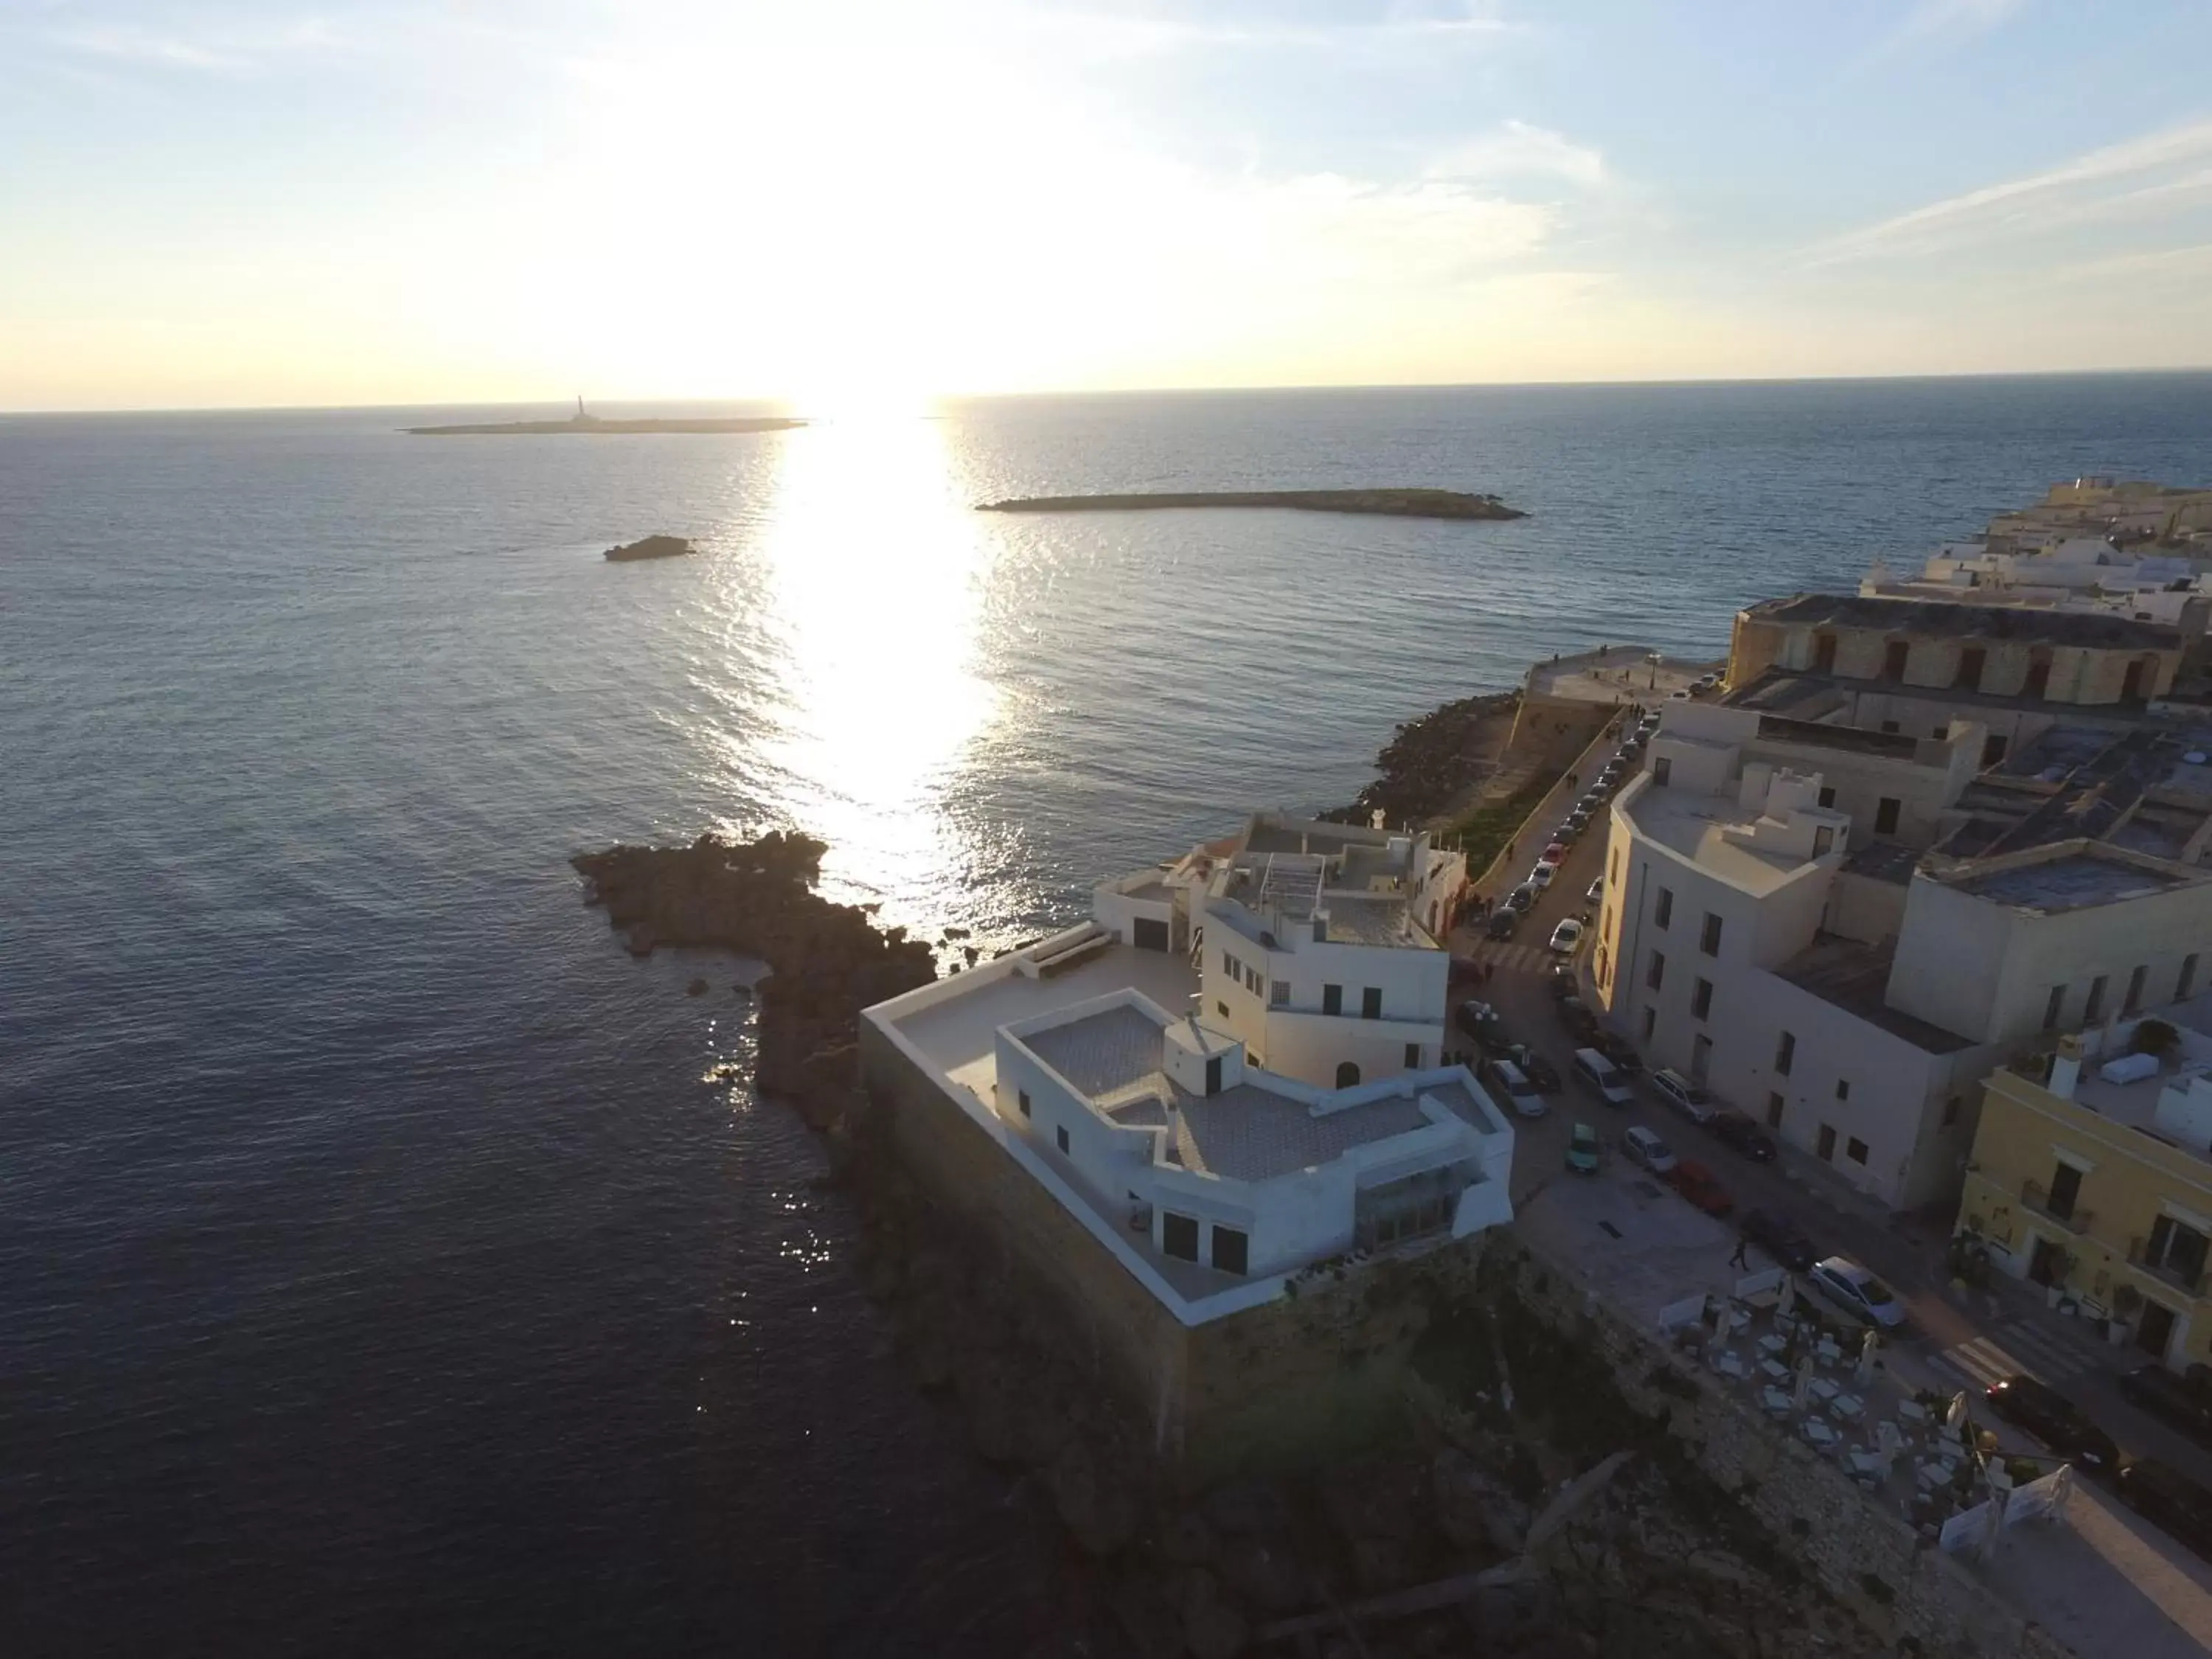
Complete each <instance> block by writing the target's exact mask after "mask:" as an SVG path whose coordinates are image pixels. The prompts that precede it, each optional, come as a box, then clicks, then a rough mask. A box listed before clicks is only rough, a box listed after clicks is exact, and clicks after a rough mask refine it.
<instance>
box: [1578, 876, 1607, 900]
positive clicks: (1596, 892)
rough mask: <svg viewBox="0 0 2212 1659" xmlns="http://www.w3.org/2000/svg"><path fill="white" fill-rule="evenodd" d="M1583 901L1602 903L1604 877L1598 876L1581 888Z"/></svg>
mask: <svg viewBox="0 0 2212 1659" xmlns="http://www.w3.org/2000/svg"><path fill="white" fill-rule="evenodd" d="M1604 902H1605V878H1604V877H1603V876H1600V877H1599V878H1597V879H1596V880H1595V881H1594V882H1592V883H1590V884H1589V886H1587V887H1585V888H1583V903H1585V904H1602V903H1604Z"/></svg>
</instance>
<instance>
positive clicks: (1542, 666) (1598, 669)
mask: <svg viewBox="0 0 2212 1659" xmlns="http://www.w3.org/2000/svg"><path fill="white" fill-rule="evenodd" d="M1653 654H1654V653H1653V652H1652V649H1651V647H1650V646H1648V645H1609V646H1607V647H1605V648H1604V649H1603V650H1602V651H1582V652H1577V653H1576V654H1575V655H1573V656H1571V657H1562V658H1560V659H1559V660H1558V661H1557V662H1540V663H1538V664H1536V665H1535V666H1534V667H1533V668H1531V669H1530V670H1529V671H1528V690H1529V692H1530V694H1531V695H1532V696H1539V697H1557V698H1559V699H1561V700H1563V701H1565V702H1595V703H1604V704H1607V705H1608V706H1610V705H1612V704H1614V703H1632V702H1640V703H1644V704H1647V705H1649V704H1651V703H1655V702H1666V701H1667V700H1668V698H1669V697H1670V696H1673V695H1674V693H1675V692H1677V691H1686V690H1689V689H1690V687H1691V686H1692V684H1695V683H1696V682H1697V681H1698V679H1699V678H1700V677H1701V676H1703V675H1705V674H1710V673H1714V672H1717V671H1719V670H1721V669H1723V668H1725V667H1726V666H1727V659H1725V658H1723V659H1720V660H1718V661H1715V662H1686V661H1684V660H1682V659H1680V658H1669V657H1662V658H1660V659H1659V661H1658V664H1657V665H1656V669H1655V667H1654V665H1653V663H1652V660H1651V659H1652V656H1653Z"/></svg>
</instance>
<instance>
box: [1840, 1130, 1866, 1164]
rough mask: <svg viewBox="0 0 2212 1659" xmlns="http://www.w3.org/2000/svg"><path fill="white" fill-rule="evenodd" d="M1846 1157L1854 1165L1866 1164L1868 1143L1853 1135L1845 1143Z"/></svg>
mask: <svg viewBox="0 0 2212 1659" xmlns="http://www.w3.org/2000/svg"><path fill="white" fill-rule="evenodd" d="M1844 1157H1845V1158H1849V1159H1850V1161H1851V1162H1852V1163H1854V1164H1863V1163H1865V1162H1866V1142H1864V1141H1863V1140H1861V1139H1859V1138H1858V1137H1857V1135H1853V1136H1852V1137H1851V1138H1850V1139H1849V1140H1847V1141H1845V1142H1844Z"/></svg>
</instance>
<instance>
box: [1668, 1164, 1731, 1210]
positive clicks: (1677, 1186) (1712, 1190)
mask: <svg viewBox="0 0 2212 1659" xmlns="http://www.w3.org/2000/svg"><path fill="white" fill-rule="evenodd" d="M1667 1181H1668V1185H1670V1186H1671V1187H1673V1188H1674V1190H1675V1191H1676V1192H1678V1193H1680V1194H1681V1195H1682V1196H1683V1197H1685V1198H1686V1199H1688V1200H1690V1202H1691V1203H1692V1205H1694V1206H1697V1207H1698V1208H1699V1209H1700V1210H1703V1211H1704V1212H1705V1213H1706V1214H1707V1215H1726V1214H1727V1213H1728V1212H1729V1211H1730V1210H1733V1209H1734V1208H1735V1200H1734V1199H1732V1198H1730V1197H1729V1190H1728V1188H1725V1187H1723V1186H1722V1185H1721V1183H1720V1177H1719V1176H1716V1175H1715V1174H1714V1173H1713V1172H1712V1171H1711V1170H1708V1169H1707V1168H1706V1167H1705V1165H1704V1164H1700V1163H1699V1162H1698V1161H1697V1160H1696V1159H1695V1158H1680V1159H1677V1160H1676V1162H1675V1164H1674V1168H1673V1169H1671V1170H1668V1172H1667Z"/></svg>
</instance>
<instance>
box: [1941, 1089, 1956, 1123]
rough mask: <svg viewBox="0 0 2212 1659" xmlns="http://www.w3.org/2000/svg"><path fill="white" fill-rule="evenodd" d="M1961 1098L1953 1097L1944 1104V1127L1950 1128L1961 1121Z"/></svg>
mask: <svg viewBox="0 0 2212 1659" xmlns="http://www.w3.org/2000/svg"><path fill="white" fill-rule="evenodd" d="M1959 1104H1960V1102H1959V1097H1958V1096H1956V1095H1953V1096H1952V1097H1950V1098H1949V1099H1948V1100H1947V1101H1945V1102H1944V1103H1943V1127H1945V1128H1947V1129H1948V1128H1949V1127H1951V1126H1952V1125H1953V1124H1954V1123H1956V1122H1957V1121H1959Z"/></svg>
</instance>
